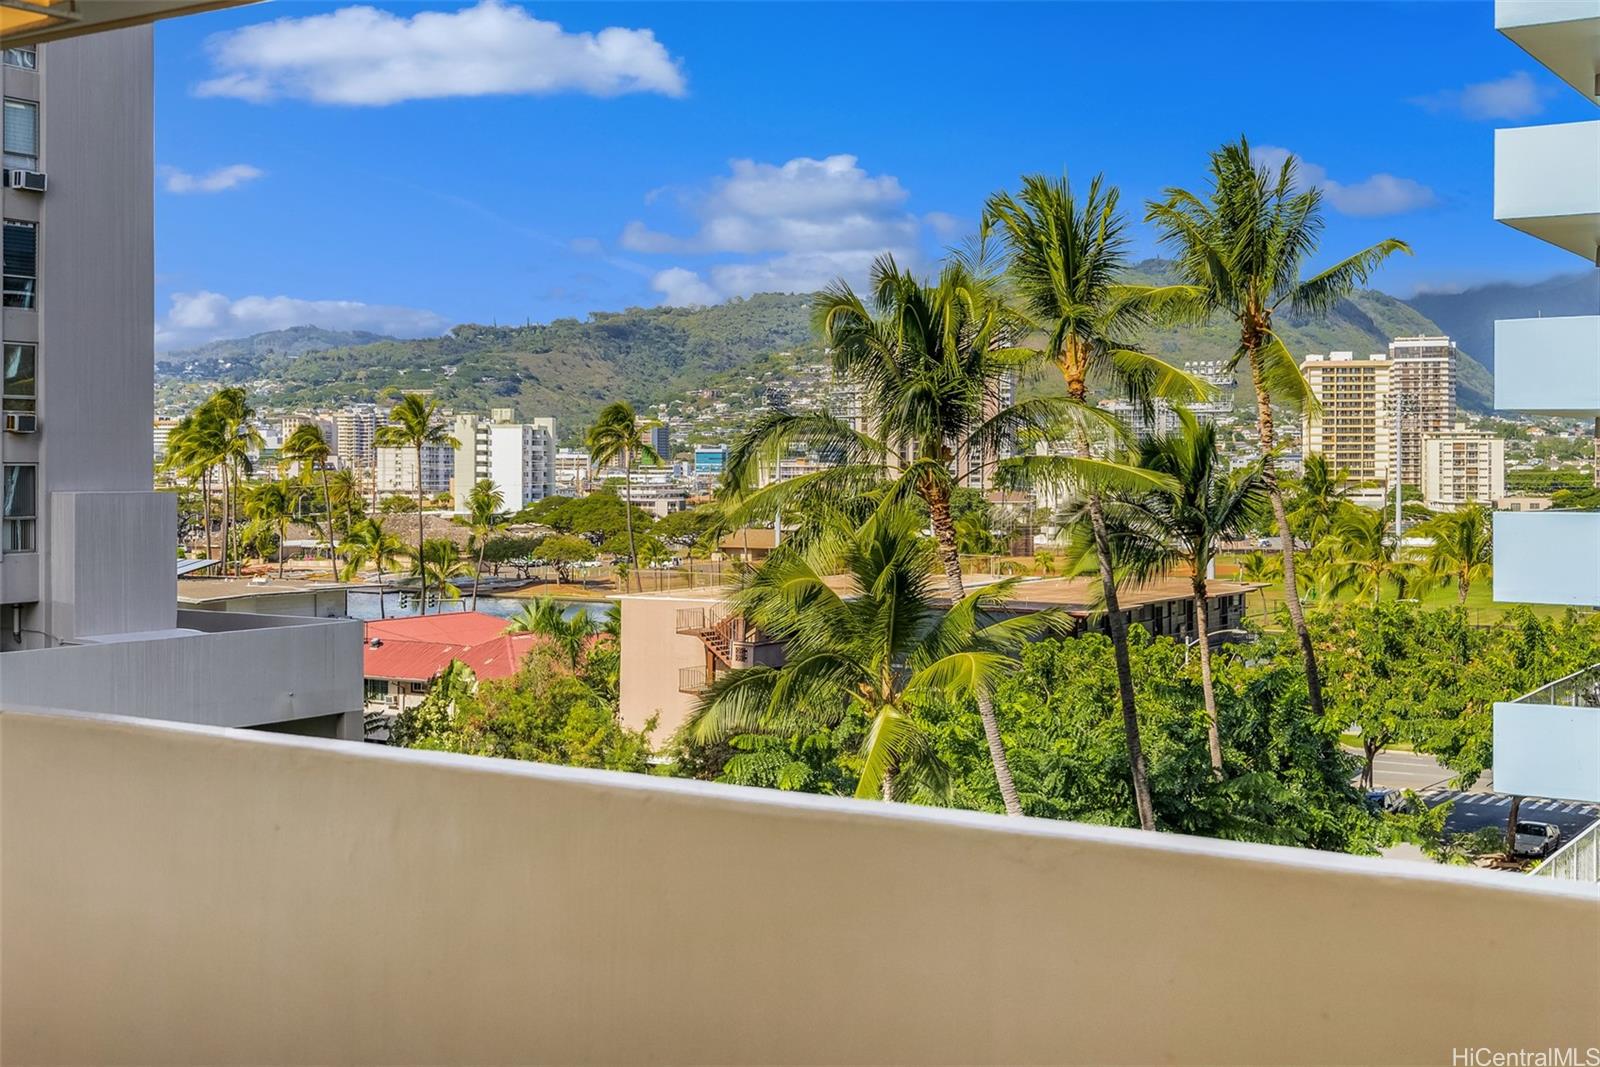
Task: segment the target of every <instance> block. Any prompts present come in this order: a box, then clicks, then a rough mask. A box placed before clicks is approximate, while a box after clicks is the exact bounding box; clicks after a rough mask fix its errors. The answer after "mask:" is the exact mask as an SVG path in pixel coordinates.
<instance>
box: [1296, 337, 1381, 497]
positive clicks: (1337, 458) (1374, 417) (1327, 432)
mask: <svg viewBox="0 0 1600 1067" xmlns="http://www.w3.org/2000/svg"><path fill="white" fill-rule="evenodd" d="M1300 370H1301V372H1302V373H1303V374H1305V377H1306V382H1307V383H1308V384H1309V385H1310V386H1311V393H1312V395H1313V396H1315V397H1316V398H1317V402H1318V404H1319V405H1320V408H1321V410H1320V411H1318V412H1316V413H1315V414H1312V413H1307V414H1306V415H1304V416H1303V417H1302V418H1301V424H1300V434H1301V451H1302V453H1303V454H1304V455H1307V456H1309V455H1311V454H1313V453H1321V454H1322V455H1323V456H1324V457H1325V458H1326V459H1327V461H1328V464H1329V465H1330V466H1332V467H1333V468H1334V469H1340V468H1343V469H1344V470H1346V471H1349V473H1350V477H1351V478H1354V479H1356V480H1357V481H1377V482H1383V483H1385V484H1387V483H1388V481H1389V478H1390V468H1391V463H1392V457H1393V453H1394V427H1393V424H1392V422H1391V421H1390V408H1389V395H1390V389H1391V387H1392V383H1393V374H1394V363H1393V361H1392V360H1390V359H1389V358H1388V357H1387V356H1384V355H1381V354H1380V355H1371V356H1368V357H1367V358H1366V359H1357V358H1356V357H1355V355H1354V353H1351V352H1330V353H1328V354H1327V355H1311V356H1307V357H1306V358H1305V361H1304V362H1303V363H1301V364H1300Z"/></svg>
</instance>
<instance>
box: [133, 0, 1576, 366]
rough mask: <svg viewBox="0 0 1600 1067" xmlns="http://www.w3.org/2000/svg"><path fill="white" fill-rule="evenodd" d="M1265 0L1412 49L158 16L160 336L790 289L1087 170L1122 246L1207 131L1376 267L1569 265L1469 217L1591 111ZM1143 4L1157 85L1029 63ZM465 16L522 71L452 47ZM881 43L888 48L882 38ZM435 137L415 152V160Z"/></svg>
mask: <svg viewBox="0 0 1600 1067" xmlns="http://www.w3.org/2000/svg"><path fill="white" fill-rule="evenodd" d="M1261 10H1262V11H1263V12H1265V11H1270V12H1271V17H1270V20H1269V19H1260V20H1257V21H1255V22H1254V23H1252V24H1251V26H1250V31H1251V33H1252V34H1253V35H1255V39H1256V40H1258V41H1259V42H1260V43H1261V45H1262V46H1263V47H1265V48H1266V49H1268V50H1278V51H1279V52H1280V53H1281V54H1282V55H1283V56H1284V57H1286V61H1287V57H1291V56H1294V55H1297V54H1302V53H1303V51H1304V47H1303V46H1304V42H1305V41H1306V40H1310V39H1313V38H1312V37H1311V36H1310V35H1312V34H1314V40H1315V41H1316V44H1317V54H1318V55H1330V56H1331V55H1342V54H1360V53H1361V51H1362V50H1367V49H1370V48H1371V45H1372V42H1373V41H1374V40H1387V41H1391V42H1395V43H1396V44H1397V45H1400V46H1403V45H1404V43H1405V42H1407V41H1412V42H1417V41H1426V42H1427V43H1428V47H1427V48H1425V49H1415V50H1414V51H1415V54H1414V55H1413V54H1412V53H1411V52H1408V53H1407V54H1408V56H1409V57H1410V58H1408V60H1407V62H1405V63H1402V64H1390V65H1386V66H1385V67H1384V68H1383V69H1382V73H1381V76H1370V77H1363V76H1361V75H1360V74H1357V75H1355V76H1347V75H1343V74H1342V73H1341V74H1324V73H1323V72H1322V70H1320V69H1318V68H1316V67H1311V68H1310V71H1309V73H1307V74H1304V75H1303V76H1301V77H1300V78H1299V80H1298V81H1297V82H1295V84H1294V86H1293V89H1294V91H1292V92H1276V91H1275V92H1255V91H1252V92H1247V93H1241V92H1239V91H1238V86H1237V84H1236V83H1235V82H1234V81H1233V80H1232V79H1230V78H1226V77H1210V76H1208V77H1194V78H1190V77H1184V75H1183V72H1184V71H1185V70H1188V69H1191V68H1192V66H1193V64H1194V58H1193V57H1195V56H1200V57H1203V58H1204V59H1207V60H1209V61H1211V62H1214V63H1217V64H1226V62H1227V58H1226V57H1227V55H1228V50H1229V49H1230V48H1233V47H1237V44H1236V42H1235V40H1234V35H1235V33H1236V27H1235V25H1234V24H1233V18H1232V16H1231V15H1229V14H1228V12H1227V9H1225V8H1220V7H1216V6H1213V5H1205V4H1192V5H1191V4H1184V5H1159V6H1152V5H1133V6H1126V7H1113V6H1109V5H1089V4H1075V5H1062V6H1058V7H1045V6H1027V7H999V8H996V7H994V6H988V7H985V8H984V9H982V10H981V11H980V10H977V9H966V8H958V7H949V6H947V7H921V6H912V7H906V6H891V7H865V8H861V7H851V8H841V9H838V10H836V11H833V15H832V17H830V18H829V19H827V20H820V19H817V18H815V17H814V16H813V15H812V14H810V12H809V9H801V8H797V7H793V6H787V5H759V6H756V7H749V8H746V7H738V6H733V5H715V6H697V5H673V6H667V7H642V6H636V5H620V4H619V5H607V6H605V7H582V6H575V5H564V4H549V5H538V4H534V5H520V6H519V5H516V4H512V3H508V2H504V0H483V2H480V3H476V4H470V5H463V4H455V5H437V6H436V7H435V6H430V8H429V9H426V10H423V9H418V8H416V7H413V6H409V5H403V6H393V5H391V6H390V7H389V8H383V7H380V8H370V9H369V8H361V9H358V8H352V7H349V6H348V5H338V4H311V3H302V4H295V5H292V6H286V5H278V6H274V5H255V6H248V7H244V8H239V9H234V10H229V11H223V12H217V13H213V14H208V15H203V16H199V17H195V18H190V19H185V20H178V21H176V22H173V23H169V24H167V25H163V26H161V27H159V28H158V30H157V32H156V69H157V77H156V164H157V171H158V173H157V187H158V193H157V213H156V215H157V286H156V290H157V292H156V303H157V307H156V318H157V333H156V336H157V347H158V349H161V350H169V349H174V348H182V347H185V346H188V345H191V344H195V343H202V342H204V341H206V340H211V339H215V338H219V337H228V336H243V335H247V334H250V333H255V332H259V331H261V330H266V329H273V328H279V327H284V326H289V325H297V324H301V323H307V322H313V323H316V324H317V325H321V326H324V327H326V328H330V329H370V330H375V331H378V332H383V333H391V334H396V335H402V336H425V335H430V334H436V333H439V332H442V331H443V330H444V329H447V328H448V327H449V326H450V325H452V324H454V323H457V322H467V321H478V322H493V321H499V322H513V321H515V322H520V321H523V320H524V319H532V320H535V321H545V320H548V319H550V318H554V317H559V316H567V315H576V316H583V315H586V314H587V313H588V312H589V311H591V310H601V309H608V310H615V309H620V308H623V307H627V306H638V305H650V304H656V303H662V302H666V303H698V302H714V301H717V300H721V299H724V298H726V297H728V296H734V295H745V294H748V293H749V292H753V291H770V290H780V291H804V290H808V289H810V288H814V287H816V286H818V285H820V284H822V283H823V282H825V281H827V280H829V279H831V278H832V277H833V276H835V275H838V274H843V275H845V276H847V277H848V276H853V275H856V274H859V273H860V272H861V271H862V270H863V269H864V268H865V266H866V264H867V262H868V261H870V258H871V257H872V256H874V255H876V254H877V253H879V252H882V251H885V250H890V251H894V252H896V254H897V255H899V256H900V257H901V258H902V259H903V260H905V261H907V262H909V263H911V264H912V265H914V266H917V267H920V268H926V267H927V266H928V265H929V264H931V263H932V262H933V261H934V260H935V259H936V258H937V256H938V255H939V254H940V252H941V251H942V250H943V249H944V248H945V247H946V246H948V245H949V244H950V243H951V242H954V241H958V240H960V239H961V238H962V237H963V236H965V235H967V234H969V233H970V232H972V230H973V229H974V227H975V225H976V221H977V219H976V215H977V212H978V209H979V207H980V205H981V202H982V198H983V197H984V196H986V195H987V194H988V193H990V192H992V191H994V190H995V189H999V188H1007V187H1010V186H1012V185H1014V183H1015V181H1016V175H1017V174H1018V173H1021V172H1028V171H1043V172H1046V173H1056V172H1059V171H1061V170H1063V169H1064V170H1066V171H1068V172H1069V173H1070V174H1071V175H1072V176H1073V177H1074V178H1075V179H1078V180H1081V181H1086V180H1087V179H1088V178H1089V177H1090V176H1092V175H1093V174H1094V173H1097V172H1099V171H1104V172H1105V173H1106V175H1107V178H1108V180H1110V181H1113V182H1115V183H1117V184H1119V185H1120V186H1121V187H1122V190H1123V194H1124V205H1125V207H1126V208H1127V209H1128V211H1129V213H1130V215H1131V216H1133V218H1134V219H1135V225H1134V227H1133V237H1134V247H1135V250H1136V252H1137V253H1138V254H1139V255H1148V254H1155V253H1157V252H1158V251H1159V249H1158V247H1157V245H1156V243H1155V242H1154V239H1153V236H1152V234H1151V233H1150V231H1149V230H1148V229H1147V228H1146V227H1145V226H1144V225H1143V224H1142V223H1140V222H1137V219H1138V216H1139V215H1140V214H1142V205H1143V202H1144V200H1145V199H1146V198H1148V197H1151V196H1154V195H1157V194H1159V193H1160V191H1161V190H1162V189H1163V188H1164V187H1165V186H1167V185H1171V184H1181V185H1185V186H1189V187H1194V186H1198V185H1199V184H1200V183H1201V182H1202V181H1203V178H1204V174H1203V167H1204V160H1205V153H1206V152H1207V151H1208V150H1209V149H1210V147H1212V146H1213V145H1214V144H1215V143H1217V142H1219V141H1222V140H1225V139H1227V138H1229V137H1234V136H1237V135H1238V133H1240V132H1241V131H1242V132H1244V133H1246V134H1248V135H1249V136H1250V137H1251V138H1252V143H1253V144H1254V145H1255V146H1256V147H1257V149H1258V151H1259V154H1260V156H1261V158H1262V159H1263V160H1264V161H1269V162H1270V161H1273V160H1278V159H1281V158H1283V156H1284V155H1285V154H1288V153H1291V152H1292V153H1295V154H1297V155H1298V156H1299V157H1300V158H1301V159H1302V161H1303V162H1304V164H1305V171H1306V174H1307V178H1308V180H1314V181H1317V182H1319V183H1320V184H1321V185H1322V186H1323V188H1324V191H1325V194H1326V197H1327V204H1328V231H1327V235H1326V240H1325V247H1327V248H1329V249H1338V248H1342V247H1347V246H1356V245H1361V244H1366V243H1370V242H1371V241H1373V240H1376V239H1379V238H1382V237H1385V236H1389V235H1391V234H1393V235H1396V236H1400V237H1402V238H1404V239H1406V240H1407V241H1409V242H1410V243H1411V244H1412V246H1413V248H1414V249H1415V252H1416V255H1415V256H1414V257H1411V258H1405V259H1400V260H1397V261H1395V262H1393V263H1392V264H1390V265H1388V266H1387V267H1385V269H1384V270H1383V271H1382V272H1380V273H1379V274H1378V275H1377V277H1376V278H1375V279H1374V286H1375V287H1376V288H1381V289H1384V290H1386V291H1389V292H1394V293H1396V294H1398V295H1408V294H1410V293H1412V292H1414V291H1416V290H1418V289H1455V288H1461V287H1463V286H1467V285H1471V284H1476V283H1483V282H1488V281H1496V280H1513V281H1528V280H1534V279H1538V278H1543V277H1547V276H1550V275H1553V274H1557V273H1561V272H1563V271H1570V270H1571V269H1572V267H1571V264H1570V261H1564V260H1563V258H1562V257H1561V256H1560V254H1559V253H1557V252H1555V251H1554V250H1551V249H1548V248H1543V247H1539V246H1537V245H1535V244H1534V243H1532V242H1526V241H1519V240H1517V238H1516V235H1515V234H1513V233H1511V232H1510V231H1509V230H1507V229H1506V228H1505V227H1503V226H1499V225H1498V224H1496V223H1494V222H1493V221H1492V219H1491V218H1490V215H1491V212H1490V211H1489V201H1490V198H1491V189H1490V180H1489V168H1488V166H1487V163H1488V161H1489V159H1490V156H1491V151H1492V137H1493V134H1492V131H1493V129H1494V127H1495V125H1496V124H1497V123H1499V124H1504V123H1506V122H1520V123H1555V122H1563V121H1571V120H1575V119H1580V118H1583V117H1585V114H1584V109H1583V104H1582V101H1581V100H1575V99H1573V98H1572V94H1570V93H1566V94H1563V93H1561V92H1560V91H1559V89H1560V83H1559V81H1558V80H1557V79H1555V78H1554V76H1553V75H1551V74H1550V73H1549V72H1548V71H1546V70H1544V69H1543V68H1542V67H1540V66H1539V65H1538V64H1537V63H1535V62H1534V61H1533V60H1532V59H1530V58H1529V57H1528V56H1526V55H1525V54H1524V53H1523V52H1521V51H1520V50H1519V49H1518V48H1517V47H1516V46H1515V45H1513V44H1511V43H1510V42H1509V41H1507V40H1505V39H1503V38H1501V37H1500V36H1499V35H1494V34H1487V33H1485V32H1484V29H1485V27H1486V26H1488V25H1490V24H1491V22H1492V8H1491V6H1490V5H1489V4H1487V3H1460V4H1416V5H1383V6H1369V5H1354V4H1340V5H1327V4H1295V5H1280V6H1275V7H1271V8H1263V9H1261ZM997 12H998V14H996V13H997ZM1152 12H1159V17H1160V19H1161V20H1162V22H1163V24H1164V30H1163V32H1162V33H1160V34H1154V35H1149V38H1150V39H1149V40H1148V41H1147V42H1146V47H1145V50H1144V51H1143V52H1142V53H1141V55H1142V60H1141V69H1143V70H1146V71H1148V72H1150V73H1149V76H1148V77H1139V76H1135V77H1131V78H1130V77H1127V76H1124V75H1122V74H1118V75H1117V76H1115V77H1111V76H1108V75H1107V74H1105V73H1104V72H1101V73H1096V72H1095V70H1094V68H1093V67H1092V66H1091V67H1090V69H1089V72H1088V73H1086V74H1083V75H1079V76H1073V75H1072V74H1068V75H1067V76H1062V73H1061V71H1060V70H1059V68H1058V66H1057V64H1055V63H1053V62H1044V60H1045V59H1046V58H1047V57H1048V55H1049V54H1050V52H1049V49H1050V48H1051V47H1053V46H1052V45H1050V43H1049V42H1052V41H1059V40H1062V39H1076V38H1078V37H1083V38H1086V39H1091V40H1092V39H1100V38H1104V39H1108V40H1109V39H1116V38H1119V37H1120V36H1122V35H1124V34H1127V33H1132V32H1134V31H1135V30H1136V29H1137V28H1138V26H1137V24H1142V23H1143V22H1144V21H1145V20H1147V19H1148V18H1149V17H1150V15H1151V13H1152ZM996 18H1000V19H1001V21H1002V24H1004V23H1005V20H1006V19H1008V18H1009V19H1010V20H1011V21H1012V23H1014V24H1015V28H1018V29H1022V28H1026V29H1027V32H1026V33H1025V34H1019V35H1018V36H1019V37H1020V38H1023V39H1025V40H1026V41H1029V42H1032V41H1037V42H1039V43H1038V44H1037V45H1033V44H1023V45H1021V46H1019V47H1020V48H1021V51H1020V52H1019V51H1017V50H1016V49H1015V48H1013V49H1008V50H1007V52H1006V54H1007V57H1008V64H1009V65H1008V69H1007V72H1006V77H1005V78H999V77H994V78H992V79H977V80H976V84H974V83H973V82H974V80H973V79H965V78H963V79H960V87H959V89H952V90H950V91H948V92H944V93H943V96H942V99H941V100H940V101H939V103H938V106H934V105H933V102H932V101H931V100H916V101H900V100H897V99H895V98H894V97H893V96H890V97H888V98H886V99H882V100H874V97H875V96H876V95H877V94H878V93H879V92H881V90H880V89H878V87H879V86H881V85H886V84H894V83H895V82H896V81H897V80H899V79H900V76H901V75H902V74H903V75H905V77H906V78H910V76H911V74H912V68H913V67H918V68H925V67H928V66H933V67H935V68H944V69H949V70H952V71H958V70H962V69H964V67H963V65H964V64H965V63H967V62H968V60H967V58H966V53H967V50H968V47H969V46H968V45H967V42H968V41H971V40H975V39H980V37H979V30H980V29H982V26H980V25H979V23H980V22H981V23H982V24H983V26H993V25H994V24H995V22H994V20H995V19H996ZM969 23H970V25H969ZM840 30H843V31H845V32H839V31H840ZM989 32H992V31H989ZM475 33H476V34H478V35H480V36H481V35H482V34H484V33H489V34H491V35H494V36H497V37H498V38H501V39H503V40H504V42H505V45H504V47H505V48H506V49H508V50H517V57H518V59H519V62H511V61H509V60H507V61H506V62H499V61H498V60H497V59H496V58H495V57H494V56H490V57H489V58H487V59H484V58H482V57H479V59H478V60H477V61H476V62H475V63H474V64H471V65H470V70H469V65H464V64H455V63H453V62H452V59H451V57H452V55H454V54H455V53H454V52H452V49H456V50H459V49H462V48H467V47H469V44H468V42H469V41H470V40H472V39H474V38H473V36H472V35H473V34H475ZM424 38H426V41H427V44H428V47H426V48H423V47H422V41H423V39H424ZM312 39H315V40H316V42H317V47H316V48H315V49H307V48H305V47H304V46H305V44H306V43H307V42H309V41H311V40H312ZM891 39H892V40H894V41H895V48H894V50H893V54H894V56H895V57H911V58H894V59H890V60H885V59H884V50H883V48H882V47H881V42H882V41H885V40H891ZM771 41H782V42H784V46H783V47H782V48H779V49H774V48H771V47H770V46H768V42H771ZM1035 48H1037V51H1034V50H1033V49H1035ZM285 56H288V58H284V57H285ZM529 57H534V58H536V59H538V60H539V62H532V63H530V62H525V60H527V59H528V58H529ZM1110 62H1112V61H1111V60H1108V63H1110ZM1111 69H1114V68H1112V67H1107V70H1111ZM1291 69H1294V70H1296V71H1300V70H1303V69H1304V65H1302V67H1299V68H1293V67H1291ZM1329 69H1331V68H1329ZM1002 99H1006V100H1010V101H1014V100H1023V101H1026V105H1025V106H1024V107H1021V108H1019V107H1017V106H1016V105H1015V104H1014V103H1011V104H1008V105H1007V106H1005V107H1000V106H999V102H1000V101H1001V100H1002ZM1130 113H1133V114H1134V115H1136V116H1137V117H1138V121H1136V122H1133V121H1129V114H1130ZM1308 115H1314V116H1315V118H1316V121H1315V122H1309V123H1308V122H1307V121H1306V119H1307V116H1308ZM952 129H954V130H956V131H965V132H961V133H958V135H957V136H955V137H954V138H952V137H951V136H950V133H951V130H952ZM428 130H434V131H437V142H436V144H437V150H424V152H422V153H417V152H416V151H415V150H414V149H413V148H412V147H411V146H412V145H413V144H415V143H416V139H417V137H418V136H419V134H420V136H422V137H424V138H427V137H430V136H432V135H429V134H427V133H426V131H428ZM1152 130H1154V131H1155V132H1157V133H1158V134H1159V136H1157V137H1154V138H1151V137H1149V136H1148V134H1149V133H1150V132H1151V131H1152ZM619 144H620V145H625V146H626V150H625V151H624V152H623V153H622V154H621V155H619V154H618V153H617V151H616V147H615V146H617V145H619ZM419 156H420V159H419ZM383 160H388V161H390V162H389V163H383V162H380V161H383ZM334 188H336V189H339V190H341V191H345V192H342V193H341V195H337V196H329V195H326V192H325V190H327V189H334ZM357 189H359V190H360V196H359V197H357V196H352V195H346V194H347V193H348V191H350V190H357ZM285 219H293V220H295V224H294V225H290V226H285V225H283V221H284V220H285ZM402 219H403V220H405V225H396V222H397V220H402Z"/></svg>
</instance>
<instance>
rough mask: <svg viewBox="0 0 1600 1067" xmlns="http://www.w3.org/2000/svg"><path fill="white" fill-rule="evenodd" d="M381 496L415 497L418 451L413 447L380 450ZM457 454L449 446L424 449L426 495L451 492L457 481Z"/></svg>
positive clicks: (378, 468)
mask: <svg viewBox="0 0 1600 1067" xmlns="http://www.w3.org/2000/svg"><path fill="white" fill-rule="evenodd" d="M377 456H378V466H377V479H378V492H379V493H381V494H383V495H385V496H388V495H390V494H392V493H415V492H416V491H417V450H416V449H415V448H411V447H409V446H407V447H402V448H395V447H391V446H384V447H381V448H379V449H377ZM455 472H456V453H455V449H453V448H451V447H450V446H449V445H423V446H422V491H423V492H424V493H426V494H427V495H429V496H434V495H436V494H439V493H446V492H449V491H450V484H451V482H452V481H453V480H454V478H455Z"/></svg>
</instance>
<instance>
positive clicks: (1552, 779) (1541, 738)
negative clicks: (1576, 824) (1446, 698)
mask: <svg viewBox="0 0 1600 1067" xmlns="http://www.w3.org/2000/svg"><path fill="white" fill-rule="evenodd" d="M1494 787H1495V789H1496V790H1497V791H1498V792H1501V793H1511V794H1515V795H1517V796H1530V797H1551V798H1553V799H1557V800H1583V801H1590V802H1600V708H1590V707H1581V706H1564V705H1560V704H1541V703H1501V704H1496V705H1495V706H1494ZM1596 952H1597V953H1600V946H1597V948H1596Z"/></svg>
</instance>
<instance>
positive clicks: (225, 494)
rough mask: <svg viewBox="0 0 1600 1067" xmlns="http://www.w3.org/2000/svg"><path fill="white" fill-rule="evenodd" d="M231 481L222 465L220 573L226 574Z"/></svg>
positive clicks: (230, 538)
mask: <svg viewBox="0 0 1600 1067" xmlns="http://www.w3.org/2000/svg"><path fill="white" fill-rule="evenodd" d="M231 486H232V480H231V479H230V478H229V477H228V465H227V464H226V463H224V464H223V465H222V573H223V574H227V573H228V561H229V559H230V558H231V557H232V551H231V549H232V548H233V493H232V492H231V491H230V489H231Z"/></svg>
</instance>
